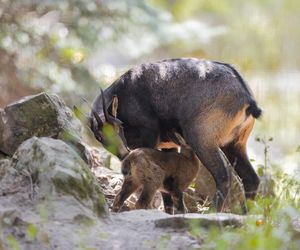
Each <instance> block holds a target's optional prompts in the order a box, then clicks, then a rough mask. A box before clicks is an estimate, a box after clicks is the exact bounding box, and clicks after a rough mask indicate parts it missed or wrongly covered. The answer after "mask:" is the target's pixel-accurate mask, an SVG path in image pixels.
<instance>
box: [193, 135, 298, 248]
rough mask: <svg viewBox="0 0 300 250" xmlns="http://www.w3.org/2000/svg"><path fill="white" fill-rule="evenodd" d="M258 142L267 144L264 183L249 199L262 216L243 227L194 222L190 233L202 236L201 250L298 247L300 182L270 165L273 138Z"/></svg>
mask: <svg viewBox="0 0 300 250" xmlns="http://www.w3.org/2000/svg"><path fill="white" fill-rule="evenodd" d="M257 141H258V142H260V143H261V144H262V145H263V147H264V150H263V152H264V164H263V165H260V166H259V168H258V173H259V174H260V177H261V185H260V188H259V194H258V195H257V197H256V199H255V200H254V201H248V204H247V205H248V209H249V214H250V215H261V219H258V218H257V217H249V219H248V220H247V221H246V223H245V225H244V226H242V227H241V228H233V227H221V228H220V227H218V228H217V227H214V228H210V229H209V230H205V229H203V228H201V227H198V226H197V225H191V227H190V232H191V234H192V235H194V236H195V237H197V238H198V239H199V241H200V243H201V249H217V250H227V249H230V250H235V249H237V250H238V249H243V250H265V249H272V250H274V249H288V250H289V249H291V250H293V249H295V250H296V249H299V246H300V181H299V180H298V179H296V178H294V176H291V175H289V174H286V173H285V172H284V171H282V169H280V168H278V167H274V166H273V165H272V164H270V161H269V149H270V145H269V144H270V142H271V141H272V139H271V138H258V139H257ZM295 153H296V154H299V152H295ZM297 224H298V225H297Z"/></svg>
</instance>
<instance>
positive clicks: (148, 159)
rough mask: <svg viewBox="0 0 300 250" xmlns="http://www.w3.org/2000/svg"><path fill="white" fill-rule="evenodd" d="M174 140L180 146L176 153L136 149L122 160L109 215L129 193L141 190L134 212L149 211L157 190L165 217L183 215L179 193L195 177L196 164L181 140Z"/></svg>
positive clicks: (118, 209) (189, 148)
mask: <svg viewBox="0 0 300 250" xmlns="http://www.w3.org/2000/svg"><path fill="white" fill-rule="evenodd" d="M175 137H177V142H178V143H179V144H180V146H181V149H180V153H178V152H177V150H172V149H171V150H163V151H159V150H156V149H150V148H138V149H135V150H133V151H131V152H130V153H129V155H128V156H127V157H126V158H125V159H124V160H123V162H122V173H123V175H124V183H123V185H122V188H121V190H120V192H119V193H118V194H117V196H116V197H115V200H114V203H113V211H115V212H118V211H120V209H121V208H122V205H123V203H124V201H125V200H126V199H127V198H128V197H129V196H130V195H131V194H132V193H133V192H135V191H136V190H138V189H142V192H141V195H140V197H139V199H138V201H137V203H136V209H150V208H152V207H151V204H152V199H153V197H154V195H155V193H156V191H157V190H160V191H161V192H162V193H163V200H164V206H165V211H166V212H167V213H171V214H172V213H174V212H175V213H185V212H187V209H186V207H185V205H184V201H183V191H184V190H185V189H187V187H188V186H189V185H190V184H191V182H192V181H193V180H194V179H195V177H196V176H197V173H198V170H199V166H200V162H199V160H198V158H197V156H196V154H195V153H194V152H193V150H192V148H191V147H190V146H189V145H187V144H186V143H185V141H184V140H183V138H182V137H181V136H180V135H178V134H176V135H175ZM167 196H170V197H167ZM173 209H175V210H173Z"/></svg>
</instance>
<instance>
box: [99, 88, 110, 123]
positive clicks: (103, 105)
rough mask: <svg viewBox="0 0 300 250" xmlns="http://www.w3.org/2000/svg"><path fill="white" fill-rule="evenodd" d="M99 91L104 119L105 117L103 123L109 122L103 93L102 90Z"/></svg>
mask: <svg viewBox="0 0 300 250" xmlns="http://www.w3.org/2000/svg"><path fill="white" fill-rule="evenodd" d="M100 90H101V98H102V109H103V113H104V117H105V122H109V120H110V115H109V114H108V111H107V107H106V104H105V98H104V92H103V90H102V89H100Z"/></svg>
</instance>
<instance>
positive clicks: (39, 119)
mask: <svg viewBox="0 0 300 250" xmlns="http://www.w3.org/2000/svg"><path fill="white" fill-rule="evenodd" d="M80 126H81V125H80V122H79V121H78V120H77V119H76V118H75V117H74V115H73V112H72V111H71V110H70V109H69V108H68V107H67V106H66V105H65V104H64V102H63V101H62V100H61V99H60V98H59V97H58V96H56V95H50V94H47V93H40V94H38V95H33V96H27V97H25V98H23V99H21V100H19V101H17V102H14V103H11V104H9V105H8V106H6V107H5V108H4V110H0V151H2V152H4V153H5V154H8V155H13V153H14V152H15V150H16V149H17V147H18V146H19V145H20V144H21V143H22V142H23V141H25V140H26V139H28V138H31V137H32V136H39V137H41V136H47V137H53V138H62V139H63V138H65V139H70V137H71V138H73V137H75V138H76V137H77V138H79V137H80V129H81V128H80Z"/></svg>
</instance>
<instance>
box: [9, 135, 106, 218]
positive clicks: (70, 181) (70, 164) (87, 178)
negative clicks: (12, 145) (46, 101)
mask: <svg viewBox="0 0 300 250" xmlns="http://www.w3.org/2000/svg"><path fill="white" fill-rule="evenodd" d="M12 164H13V168H14V169H15V170H16V171H18V172H19V173H21V174H22V175H24V176H26V177H27V178H28V179H30V183H31V184H30V185H31V196H32V199H47V197H48V196H50V197H51V196H52V195H57V194H61V195H70V196H73V197H74V198H75V199H76V200H77V201H78V202H80V203H81V204H82V205H83V206H85V207H87V208H89V209H91V210H92V211H94V212H95V213H96V214H97V215H98V216H101V215H103V214H105V213H106V210H107V209H106V204H105V198H104V195H103V194H102V192H101V188H100V186H99V184H98V182H97V180H96V178H95V176H94V175H93V174H92V172H91V171H90V169H89V167H88V166H87V165H86V163H85V162H84V161H83V160H82V159H81V158H80V157H79V155H78V154H77V153H76V152H75V151H74V149H73V148H71V147H70V146H69V145H68V144H66V143H65V142H63V141H61V140H56V139H52V138H46V137H44V138H37V137H33V138H31V139H29V140H27V141H25V142H24V143H22V144H21V145H20V147H19V148H18V150H17V151H16V153H15V154H14V156H13V163H12Z"/></svg>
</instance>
